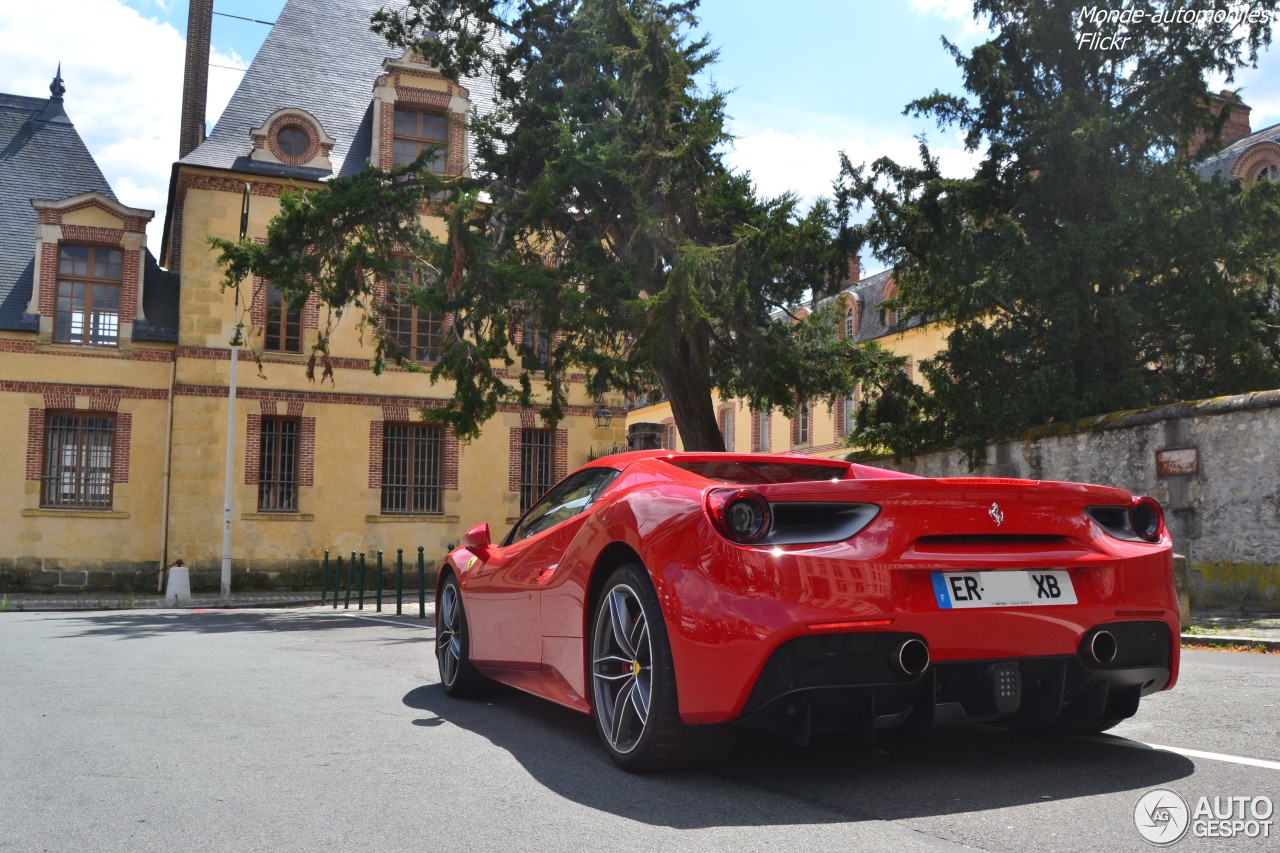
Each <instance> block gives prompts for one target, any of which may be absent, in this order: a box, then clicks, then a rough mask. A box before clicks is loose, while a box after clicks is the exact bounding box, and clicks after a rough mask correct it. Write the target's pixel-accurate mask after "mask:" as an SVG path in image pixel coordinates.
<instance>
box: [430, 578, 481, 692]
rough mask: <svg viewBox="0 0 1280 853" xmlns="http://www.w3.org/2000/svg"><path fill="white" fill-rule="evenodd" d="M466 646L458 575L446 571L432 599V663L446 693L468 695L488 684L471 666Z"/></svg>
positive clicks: (464, 613)
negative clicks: (434, 627) (433, 601)
mask: <svg viewBox="0 0 1280 853" xmlns="http://www.w3.org/2000/svg"><path fill="white" fill-rule="evenodd" d="M468 650H469V646H468V644H467V614H466V611H465V610H463V607H462V591H461V590H460V589H459V588H458V579H457V578H455V577H454V576H453V575H449V577H447V578H445V581H444V584H443V585H441V587H440V597H439V598H438V599H437V600H436V664H437V665H438V666H439V667H440V682H441V684H443V685H444V691H445V692H446V693H448V694H449V695H450V696H471V695H474V694H475V693H477V692H479V691H480V690H482V689H483V688H484V687H485V686H486V685H487V684H488V679H486V678H485V677H484V676H483V675H481V674H480V673H479V671H477V670H476V668H475V667H474V666H472V664H471V660H470V658H469V657H468V656H467V654H468Z"/></svg>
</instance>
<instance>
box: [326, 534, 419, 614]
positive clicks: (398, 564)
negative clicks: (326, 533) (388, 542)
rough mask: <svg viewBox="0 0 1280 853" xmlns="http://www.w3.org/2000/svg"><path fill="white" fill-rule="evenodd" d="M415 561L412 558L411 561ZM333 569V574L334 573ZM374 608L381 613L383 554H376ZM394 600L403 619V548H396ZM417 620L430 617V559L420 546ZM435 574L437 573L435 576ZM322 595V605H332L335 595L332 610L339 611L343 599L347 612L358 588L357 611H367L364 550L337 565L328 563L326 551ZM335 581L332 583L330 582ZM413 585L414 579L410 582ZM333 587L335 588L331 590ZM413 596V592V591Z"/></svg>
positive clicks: (339, 558)
mask: <svg viewBox="0 0 1280 853" xmlns="http://www.w3.org/2000/svg"><path fill="white" fill-rule="evenodd" d="M411 559H412V558H411ZM331 569H332V571H331ZM413 570H414V567H413V566H412V565H410V567H409V571H410V572H413ZM373 571H374V577H373V592H374V609H375V612H377V613H381V612H382V596H383V586H384V572H383V565H382V551H381V550H379V551H375V552H374V569H373ZM394 571H395V600H396V615H397V616H400V615H402V614H403V613H404V573H405V565H404V549H403V548H397V549H396V561H395V568H394ZM417 572H418V578H417V580H418V585H417V592H418V618H419V619H425V618H427V559H426V552H425V549H424V548H423V547H422V546H421V545H419V546H418V565H417ZM432 574H433V575H434V572H433V573H432ZM320 577H321V579H322V580H321V592H320V604H321V605H322V606H323V605H325V604H329V603H330V598H329V594H330V592H332V593H333V598H332V604H333V609H334V610H337V609H338V598H339V597H341V598H342V607H343V609H345V610H349V609H350V608H351V589H352V586H355V589H356V609H357V610H364V600H365V589H366V586H367V584H366V581H367V580H368V567H367V565H366V563H365V552H364V551H359V552H357V551H352V552H351V557H350V559H348V560H346V561H344V560H343V557H342V555H341V554H339V555H338V558H337V560H336V561H335V562H333V563H330V561H329V549H328V548H326V549H325V551H324V559H323V560H322V561H321V565H320ZM330 578H332V584H331V583H330ZM411 582H412V580H411ZM431 582H432V583H434V582H435V578H434V577H432V578H431ZM331 586H332V589H331V588H330V587H331ZM410 593H411V594H412V590H410Z"/></svg>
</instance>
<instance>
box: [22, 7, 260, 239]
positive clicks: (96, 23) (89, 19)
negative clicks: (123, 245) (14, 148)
mask: <svg viewBox="0 0 1280 853" xmlns="http://www.w3.org/2000/svg"><path fill="white" fill-rule="evenodd" d="M156 5H157V6H160V7H161V8H164V7H165V6H166V4H165V3H164V2H160V0H157V4H156ZM170 5H171V4H170ZM185 50H186V46H185V42H184V40H183V38H182V36H181V35H179V33H178V32H177V30H175V29H174V28H173V27H172V26H170V25H169V24H167V23H163V22H161V21H157V20H154V19H147V18H145V17H144V16H142V15H141V14H139V13H138V12H137V11H135V10H133V9H130V8H128V7H126V6H123V5H121V4H120V3H119V2H116V0H61V2H60V3H59V4H58V14H56V15H53V14H50V10H49V7H48V6H47V5H45V4H40V3H3V4H0V80H3V81H4V83H3V87H4V89H5V91H6V92H8V93H9V94H13V95H27V96H34V97H48V94H49V83H50V81H51V80H52V79H53V74H54V71H55V69H56V68H57V65H58V63H59V62H61V63H62V77H63V80H64V81H65V83H66V87H67V92H66V96H65V104H66V110H67V114H68V115H69V116H70V118H71V121H72V122H74V123H75V126H76V129H77V130H78V131H79V132H80V136H81V138H83V139H84V141H85V144H86V145H87V146H88V148H89V151H90V153H91V154H92V155H93V156H94V159H96V160H97V161H98V165H99V166H100V167H101V168H102V171H103V173H104V174H105V175H106V178H107V181H108V182H109V183H110V184H111V187H112V189H114V190H115V193H116V196H117V197H118V198H119V199H120V201H121V203H123V204H126V205H129V206H130V207H141V208H145V209H148V210H154V211H155V214H156V215H155V218H154V219H153V220H152V222H151V226H150V227H149V228H148V231H147V234H148V243H149V245H150V247H151V250H152V252H155V253H157V254H158V252H159V245H160V233H161V229H162V228H163V224H164V213H165V205H166V203H167V200H168V190H169V174H170V170H171V167H172V164H173V161H174V160H176V159H177V156H178V122H179V118H180V115H181V108H182V75H183V63H184V60H185ZM212 61H213V62H215V63H218V64H220V65H238V66H240V67H244V66H245V65H247V63H246V62H245V61H244V60H243V59H241V58H240V57H239V56H236V55H234V54H232V55H231V56H226V55H223V54H220V53H217V52H216V51H215V52H214V54H213V57H212ZM239 81H240V74H239V73H238V72H235V71H229V70H225V69H219V68H211V69H210V72H209V100H208V112H207V115H208V116H209V117H210V118H214V117H216V116H217V115H220V114H221V112H222V109H223V108H224V107H225V106H226V103H227V100H228V99H229V98H230V97H231V93H232V92H233V91H234V89H235V86H236V85H237V84H238V83H239Z"/></svg>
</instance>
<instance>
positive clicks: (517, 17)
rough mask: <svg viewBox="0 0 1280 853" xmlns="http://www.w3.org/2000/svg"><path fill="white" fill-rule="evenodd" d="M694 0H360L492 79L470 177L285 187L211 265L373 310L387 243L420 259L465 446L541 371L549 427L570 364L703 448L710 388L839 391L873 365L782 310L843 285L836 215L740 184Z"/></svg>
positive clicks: (525, 399)
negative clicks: (492, 99) (726, 154)
mask: <svg viewBox="0 0 1280 853" xmlns="http://www.w3.org/2000/svg"><path fill="white" fill-rule="evenodd" d="M696 8H697V3H696V2H662V0H576V2H570V0H552V2H494V0H459V2H452V3H445V4H441V3H436V2H429V0H410V2H409V3H407V4H406V5H405V6H403V7H399V8H397V9H389V10H384V11H382V12H379V13H378V14H377V15H376V16H375V18H374V29H375V31H378V32H380V33H382V34H383V35H385V36H386V37H387V38H388V39H389V41H390V42H391V43H392V44H393V45H397V46H411V47H413V48H414V50H416V51H417V52H419V53H421V54H422V55H423V56H424V57H425V58H426V61H427V62H429V63H431V64H433V65H436V66H438V67H440V68H441V69H442V71H443V72H444V73H445V74H447V75H452V76H461V77H464V78H465V77H467V76H481V77H484V78H487V79H489V80H492V81H493V82H494V85H495V88H496V91H497V92H498V99H497V100H498V109H497V111H496V112H495V113H494V114H492V115H473V116H472V117H471V119H470V125H469V129H470V133H471V138H472V141H473V151H472V153H473V155H474V156H473V163H472V177H469V178H465V179H456V180H449V179H446V181H445V182H444V183H443V184H441V183H438V182H435V181H431V180H428V179H427V178H426V177H424V178H423V179H422V180H413V179H412V176H413V174H414V170H403V171H398V172H396V173H393V174H392V175H391V176H390V177H388V176H385V175H382V174H381V173H378V172H376V171H369V172H366V173H363V174H361V175H357V176H355V177H352V178H336V179H334V180H333V181H331V182H329V183H328V184H327V185H326V187H325V188H324V189H322V190H317V191H314V192H309V193H306V194H303V195H301V196H297V197H293V198H290V199H289V200H288V202H287V204H286V206H285V208H284V209H283V210H282V213H281V217H280V218H279V219H278V220H277V221H276V222H273V223H272V226H271V233H270V235H269V237H268V242H267V244H266V245H265V246H263V247H255V246H251V245H233V244H227V243H223V242H220V243H217V244H216V245H217V246H218V248H219V249H220V250H221V251H222V253H223V254H222V259H221V260H222V263H223V265H224V267H225V269H226V272H227V280H228V281H229V282H233V283H234V282H235V281H239V280H240V279H239V278H238V277H240V276H244V275H247V274H248V273H249V272H253V273H255V274H257V275H261V276H263V277H264V278H271V279H272V280H275V281H276V282H277V283H278V284H280V285H281V286H282V287H284V288H286V289H287V290H288V292H290V293H291V294H293V301H294V303H295V304H300V303H301V302H302V301H304V300H305V298H306V296H307V294H308V293H310V292H313V291H314V292H317V293H318V294H319V296H320V299H321V301H322V302H323V303H325V304H326V305H329V306H331V307H332V308H333V309H335V310H337V311H340V310H343V309H346V308H350V307H353V306H355V307H359V308H361V309H363V310H365V311H369V310H370V309H371V308H372V309H376V307H377V306H376V305H374V301H375V300H374V298H373V294H374V292H375V291H374V283H375V282H376V281H378V280H379V279H382V278H384V277H385V276H387V275H390V274H392V273H393V272H394V271H393V270H392V269H390V266H391V265H392V264H393V260H392V259H393V258H394V257H395V255H396V254H397V253H403V252H404V251H406V250H407V251H409V252H410V253H412V254H413V255H415V256H416V257H417V258H418V259H420V260H421V262H422V263H424V264H429V265H430V267H431V268H432V269H435V270H439V271H440V273H439V274H438V275H435V276H424V277H423V280H422V287H421V289H420V292H418V293H417V294H416V295H415V299H416V301H417V304H418V305H419V306H420V307H422V308H429V309H430V310H435V311H440V312H448V314H449V316H450V317H451V318H452V329H451V333H450V335H449V340H448V344H447V346H446V348H445V352H444V355H443V357H442V359H441V361H440V362H439V363H438V364H436V365H435V366H434V367H433V368H432V378H433V379H441V378H447V379H449V380H452V381H453V382H455V383H457V389H458V390H457V392H456V394H455V396H454V399H453V401H452V403H451V404H450V405H449V406H448V407H446V408H444V409H440V410H433V411H432V414H433V415H434V416H435V417H437V418H439V419H440V420H442V421H444V422H445V423H447V424H448V425H450V426H452V427H453V428H454V429H455V431H456V432H457V433H458V434H459V436H460V437H462V438H467V437H470V436H473V435H475V434H476V432H477V431H478V430H479V428H480V425H481V424H482V423H483V422H484V420H485V419H486V418H488V417H490V416H491V415H492V414H493V413H494V411H496V407H497V405H498V404H499V403H501V402H510V401H513V402H518V403H520V404H521V405H526V406H527V405H531V404H533V402H534V388H535V385H536V384H538V383H541V384H542V386H543V388H544V390H543V391H542V392H541V393H540V394H539V398H540V399H541V401H542V414H543V415H544V417H545V418H546V419H547V420H549V421H552V422H554V421H556V420H558V419H560V418H561V417H562V416H563V414H564V408H565V404H566V394H567V383H568V377H569V375H570V372H571V371H572V372H574V373H579V372H581V373H584V374H585V376H586V379H587V385H588V388H589V390H590V391H591V392H592V393H597V394H598V393H602V392H604V391H605V390H608V389H629V390H640V389H644V388H647V387H652V386H653V385H654V384H660V385H661V387H662V389H663V392H664V394H665V396H666V398H667V399H669V400H670V401H671V403H672V407H673V410H674V414H675V418H676V421H677V424H678V426H679V428H680V431H681V434H682V437H683V439H684V443H685V445H686V447H689V448H700V449H722V447H723V445H722V441H721V438H720V435H719V432H718V429H717V425H716V419H715V414H714V411H713V409H712V404H711V394H712V389H713V388H717V387H718V388H720V389H721V390H722V392H723V393H725V394H731V395H737V396H742V397H746V398H747V399H749V400H750V401H751V403H752V405H754V406H758V407H772V406H780V407H783V408H787V409H790V408H792V407H794V406H795V405H796V403H797V401H798V400H799V399H803V398H815V397H827V398H834V397H835V396H837V395H840V394H844V393H848V391H849V390H850V389H851V388H852V387H853V384H854V383H856V381H857V380H858V378H860V377H861V375H862V374H863V373H864V372H866V371H867V370H870V369H871V366H872V365H873V364H875V363H878V362H877V360H880V361H882V360H883V357H882V356H875V355H866V354H863V353H860V352H859V351H858V350H857V349H856V347H854V346H853V345H852V344H851V343H846V342H843V341H840V342H836V341H834V336H833V334H832V331H833V328H832V322H831V318H830V316H829V314H828V313H824V312H819V313H818V314H816V315H814V316H813V317H811V318H808V319H805V320H798V321H797V322H795V323H794V324H791V323H780V322H778V317H779V316H784V317H785V313H784V312H787V311H789V310H791V309H793V308H794V306H796V305H799V304H800V303H801V302H803V301H805V300H806V299H808V298H809V296H810V294H811V292H814V291H816V292H817V294H818V295H821V294H822V293H824V292H826V291H828V290H831V289H833V283H834V282H837V281H839V278H840V275H841V273H842V271H843V270H842V267H843V259H844V257H845V254H844V252H843V251H842V250H841V249H840V248H839V245H838V243H839V241H838V240H837V236H838V234H839V232H840V223H841V222H842V220H843V211H841V210H839V209H836V208H833V207H832V206H831V205H830V204H827V203H819V204H817V205H815V206H814V207H813V208H812V209H810V210H809V211H807V212H802V211H801V210H800V209H799V207H798V204H797V200H796V199H795V198H793V197H791V196H789V195H784V196H782V197H779V198H771V199H769V198H760V197H758V196H757V194H756V192H755V189H754V186H753V184H752V182H751V180H750V177H749V176H748V175H743V174H735V173H733V172H731V171H730V170H729V168H728V167H727V166H726V165H725V163H724V162H723V154H722V152H723V148H724V145H725V143H726V142H728V140H729V137H728V135H727V133H726V131H725V127H724V121H725V118H724V95H723V94H722V93H721V92H718V91H715V90H714V89H713V90H710V91H703V90H701V89H699V87H698V85H697V84H696V82H695V77H696V76H697V75H699V74H700V73H701V72H702V71H704V70H705V69H706V68H707V66H708V65H709V64H710V63H712V62H713V61H714V59H715V52H714V51H713V50H711V49H710V48H709V47H708V44H709V42H708V38H707V37H706V36H702V35H698V34H697V33H696V28H697V18H696V15H695V11H696ZM442 191H443V192H444V193H445V196H444V197H443V198H440V197H439V194H440V193H441V192H442ZM433 200H434V201H433ZM428 202H431V203H432V204H433V206H434V207H435V209H437V210H439V211H442V212H444V213H445V214H446V215H447V216H448V222H449V227H448V233H447V237H446V239H444V240H443V241H434V240H431V239H430V238H429V237H428V236H427V235H426V234H425V233H423V232H422V227H421V225H420V224H419V222H418V217H417V213H418V212H419V211H420V210H421V209H422V208H423V205H424V204H427V203H428ZM375 315H376V311H375ZM371 316H374V315H371ZM373 325H374V330H373V333H374V334H375V335H378V334H382V333H381V331H380V330H378V329H377V324H376V322H375V323H374V324H373ZM525 329H530V330H536V331H537V332H539V333H540V334H541V336H542V337H544V338H545V340H546V341H547V342H548V352H547V353H546V355H545V364H544V365H538V364H534V365H533V367H530V366H529V361H528V360H527V359H526V358H521V359H520V360H519V362H518V363H517V362H516V361H515V360H513V359H512V358H511V357H510V356H509V354H508V353H509V348H510V347H512V346H513V345H514V344H515V341H516V340H517V339H518V338H521V333H522V332H523V330H525ZM528 344H529V342H528V340H524V342H523V343H522V344H520V347H519V349H520V350H521V353H520V354H521V355H522V356H528V355H531V353H529V352H528ZM491 362H492V363H496V364H498V365H501V367H499V368H498V369H494V368H493V367H492V365H491Z"/></svg>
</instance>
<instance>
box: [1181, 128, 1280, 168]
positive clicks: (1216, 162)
mask: <svg viewBox="0 0 1280 853" xmlns="http://www.w3.org/2000/svg"><path fill="white" fill-rule="evenodd" d="M1267 141H1274V142H1280V124H1273V125H1271V127H1264V128H1263V129H1262V130H1259V131H1257V132H1256V133H1251V134H1249V135H1248V136H1246V137H1244V138H1242V139H1237V140H1236V141H1235V142H1233V143H1231V144H1230V145H1228V146H1227V147H1226V148H1223V149H1222V150H1221V151H1219V152H1218V153H1217V154H1214V155H1213V156H1212V157H1208V158H1206V159H1205V160H1203V161H1201V162H1200V163H1197V164H1196V170H1197V171H1198V172H1199V173H1200V175H1201V176H1202V177H1204V178H1208V179H1213V178H1219V177H1220V178H1222V179H1223V180H1224V181H1225V180H1229V179H1230V178H1231V167H1232V166H1234V165H1235V163H1236V160H1238V159H1240V155H1241V154H1243V153H1244V152H1245V149H1247V148H1249V147H1250V146H1252V145H1256V144H1257V143H1259V142H1267Z"/></svg>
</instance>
